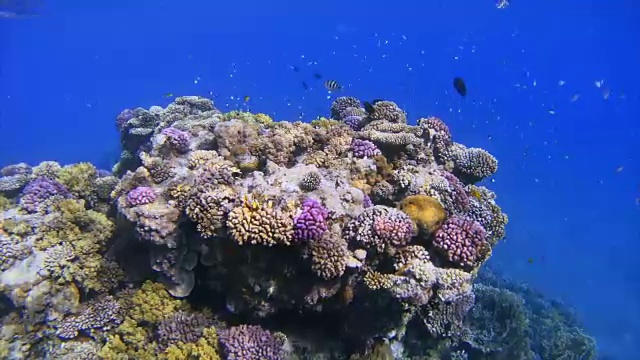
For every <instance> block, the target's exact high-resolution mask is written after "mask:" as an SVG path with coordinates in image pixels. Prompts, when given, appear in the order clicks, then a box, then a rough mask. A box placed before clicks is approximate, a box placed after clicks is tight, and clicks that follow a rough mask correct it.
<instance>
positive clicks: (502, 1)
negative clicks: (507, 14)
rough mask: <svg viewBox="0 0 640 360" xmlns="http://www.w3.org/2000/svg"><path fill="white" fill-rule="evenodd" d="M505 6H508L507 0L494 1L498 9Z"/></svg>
mask: <svg viewBox="0 0 640 360" xmlns="http://www.w3.org/2000/svg"><path fill="white" fill-rule="evenodd" d="M507 6H509V0H497V1H496V7H497V8H498V9H504V8H506V7H507Z"/></svg>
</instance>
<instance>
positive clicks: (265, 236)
mask: <svg viewBox="0 0 640 360" xmlns="http://www.w3.org/2000/svg"><path fill="white" fill-rule="evenodd" d="M227 226H228V228H229V234H230V235H231V238H232V239H233V240H234V241H236V242H237V243H238V244H240V245H243V244H255V245H266V246H273V245H276V244H278V245H290V244H291V242H292V241H293V217H292V214H290V213H288V212H285V211H282V210H280V209H277V208H275V207H274V206H273V202H271V201H258V200H252V199H250V198H245V199H244V201H243V202H242V205H240V206H237V207H236V208H234V209H233V210H231V212H230V213H229V218H228V220H227Z"/></svg>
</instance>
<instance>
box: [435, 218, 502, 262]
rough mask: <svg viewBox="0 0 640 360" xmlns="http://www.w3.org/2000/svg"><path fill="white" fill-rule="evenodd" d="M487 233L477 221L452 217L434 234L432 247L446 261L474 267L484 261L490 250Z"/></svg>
mask: <svg viewBox="0 0 640 360" xmlns="http://www.w3.org/2000/svg"><path fill="white" fill-rule="evenodd" d="M486 238H487V232H486V231H485V229H484V228H483V227H482V225H480V224H479V223H478V222H477V221H475V220H472V219H469V218H467V217H461V216H453V217H451V218H449V219H447V220H446V221H445V222H444V223H443V224H442V226H441V227H440V229H438V231H437V232H436V234H435V237H434V239H433V245H434V246H435V247H436V248H437V249H438V250H440V251H441V252H442V253H444V254H445V256H446V257H447V260H449V261H451V262H452V263H454V264H456V265H459V266H461V267H474V266H477V265H479V263H480V262H482V261H483V260H484V258H485V257H486V255H487V252H488V251H489V250H490V248H489V244H488V243H487V241H486Z"/></svg>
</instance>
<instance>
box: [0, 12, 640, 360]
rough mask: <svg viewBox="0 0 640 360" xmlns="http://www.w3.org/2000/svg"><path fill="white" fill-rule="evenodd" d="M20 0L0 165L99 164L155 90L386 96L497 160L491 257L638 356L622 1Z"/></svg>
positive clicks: (638, 130)
mask: <svg viewBox="0 0 640 360" xmlns="http://www.w3.org/2000/svg"><path fill="white" fill-rule="evenodd" d="M16 1H17V0H16ZM38 3H39V4H37V5H38V6H37V9H36V11H35V12H34V13H36V14H37V16H30V15H31V14H29V13H26V12H24V10H20V11H22V13H21V15H23V16H18V17H11V16H9V17H8V18H6V17H5V18H0V131H1V136H2V138H1V139H0V165H2V166H4V165H8V164H11V163H16V162H21V161H24V162H28V163H30V164H32V165H35V164H37V163H38V162H40V161H42V160H56V161H59V162H61V163H72V162H78V161H91V162H94V163H97V164H99V165H100V166H102V167H104V168H108V167H110V166H111V165H112V164H113V162H114V161H116V160H117V158H118V156H119V143H118V134H117V131H116V128H115V126H114V119H115V116H116V115H117V114H118V113H119V112H120V111H121V110H122V109H124V108H126V107H137V106H142V107H146V108H148V107H149V106H151V105H163V106H164V105H166V104H168V103H170V102H171V101H172V100H171V98H168V97H166V96H165V95H166V94H168V93H172V94H174V95H203V96H208V97H209V96H213V97H214V100H215V102H216V106H218V107H219V108H220V109H221V110H223V111H224V110H226V109H236V108H249V109H251V110H256V111H260V112H265V113H268V114H270V115H272V116H273V117H274V118H276V119H287V120H296V119H298V118H300V119H302V120H305V121H309V120H311V119H313V118H315V117H316V116H318V115H323V114H325V113H326V112H327V109H328V108H329V105H330V103H331V101H332V99H333V98H334V97H335V96H339V95H351V96H355V97H358V98H364V99H374V98H384V99H390V100H393V101H396V102H397V103H398V104H399V105H400V106H401V107H403V108H404V109H406V110H407V111H408V112H409V116H410V118H413V119H415V118H417V117H420V116H427V115H430V114H433V115H437V116H439V117H441V118H442V119H444V120H445V121H446V122H447V123H448V124H449V126H450V127H451V128H452V133H453V134H454V136H455V139H456V141H458V142H461V143H464V144H467V145H469V146H475V147H482V148H485V149H487V150H488V151H490V152H491V153H493V154H494V155H495V156H496V157H497V158H498V159H499V161H500V169H499V171H498V174H497V175H496V176H495V177H494V181H495V183H494V184H491V187H492V189H494V190H495V191H496V193H497V194H498V195H499V202H500V204H501V205H502V206H503V209H504V210H505V211H506V212H507V213H508V214H509V216H510V223H509V226H508V233H507V240H506V242H504V243H503V244H502V245H500V246H499V247H498V249H497V251H495V253H494V257H493V258H492V259H491V263H492V264H493V265H494V266H496V267H497V268H499V269H501V270H503V271H504V272H506V273H507V274H508V275H510V276H512V277H515V278H517V279H519V280H523V281H526V282H529V283H531V284H533V285H534V286H536V287H538V288H540V289H541V290H543V291H544V292H545V293H546V294H547V295H548V296H550V297H560V298H561V299H563V300H564V301H566V302H567V303H569V304H571V305H572V306H575V307H576V308H577V309H578V311H579V313H580V315H581V316H582V318H583V319H584V322H585V324H586V326H587V329H588V330H589V331H590V333H592V334H594V335H595V336H596V338H597V340H598V344H599V347H600V349H601V352H602V353H604V354H608V355H614V356H615V357H614V358H616V359H637V358H638V355H637V354H638V353H639V351H640V348H639V347H638V345H637V344H638V342H639V341H640V266H639V265H638V264H639V262H638V257H639V254H640V206H639V204H638V202H639V201H640V200H638V198H639V197H640V188H639V187H640V162H639V160H640V107H639V105H640V94H639V92H638V88H637V87H636V85H637V84H638V80H640V76H639V73H640V72H639V71H638V69H637V67H636V66H637V65H638V64H639V63H640V46H638V44H640V25H639V24H640V5H639V4H635V3H634V2H632V1H625V0H613V1H593V0H585V1H576V0H571V1H564V2H560V1H552V0H538V1H525V0H512V3H511V5H510V6H509V7H507V8H506V9H501V10H500V9H497V8H496V6H495V3H494V1H493V0H478V1H471V0H449V1H415V0H407V1H395V2H393V1H386V2H382V1H376V0H374V1H350V2H348V3H347V2H345V1H336V0H327V1H322V2H299V1H285V0H272V1H269V2H266V1H255V0H254V1H250V0H248V1H241V2H227V3H223V2H219V1H216V2H213V1H193V0H183V1H167V0H154V1H150V0H137V1H123V0H111V1H79V0H74V1H71V0H68V1H53V0H51V1H39V2H38ZM0 10H11V8H10V7H8V8H7V9H2V8H0ZM14 10H15V8H14ZM9 15H10V14H9ZM292 66H296V67H298V68H299V72H295V71H293V70H292ZM314 73H319V74H321V75H322V76H323V79H335V80H336V81H338V82H339V83H340V84H342V85H343V86H344V87H345V89H344V90H343V91H342V92H339V93H334V94H328V93H327V91H326V90H325V89H324V88H323V86H322V81H319V80H316V79H314V77H313V74H314ZM455 76H460V77H463V78H464V79H465V80H466V83H467V87H468V91H469V93H468V96H467V97H466V98H465V99H462V98H461V97H460V96H458V95H457V94H455V93H454V92H453V89H452V85H451V81H452V79H453V77H455ZM302 81H305V82H306V83H307V84H308V85H309V89H308V90H306V91H305V90H304V89H303V86H302ZM596 81H598V82H602V83H601V86H600V87H598V86H596ZM245 96H249V97H250V100H249V101H248V102H245V101H244V99H243V98H244V97H245Z"/></svg>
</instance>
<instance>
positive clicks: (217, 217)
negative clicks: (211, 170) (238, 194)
mask: <svg viewBox="0 0 640 360" xmlns="http://www.w3.org/2000/svg"><path fill="white" fill-rule="evenodd" d="M234 198H235V193H234V191H233V189H232V188H230V187H219V186H218V187H214V186H206V185H203V186H201V187H199V188H197V189H196V190H195V191H194V192H193V193H192V194H191V196H190V197H189V199H188V200H187V203H186V213H187V215H188V216H189V218H190V219H191V220H192V221H194V222H195V223H196V224H197V228H198V231H199V232H200V234H201V235H202V236H203V237H205V238H209V237H212V236H214V235H215V234H216V233H217V232H218V231H219V230H221V229H222V228H223V227H224V226H225V221H226V216H227V213H228V212H229V210H230V207H231V206H232V204H233V202H234Z"/></svg>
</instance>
